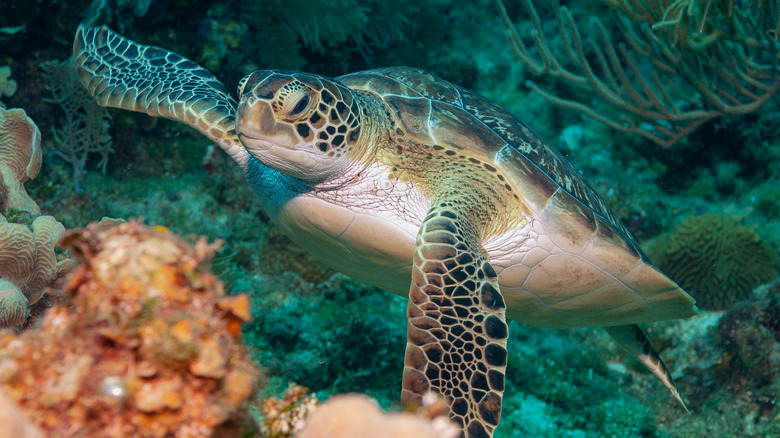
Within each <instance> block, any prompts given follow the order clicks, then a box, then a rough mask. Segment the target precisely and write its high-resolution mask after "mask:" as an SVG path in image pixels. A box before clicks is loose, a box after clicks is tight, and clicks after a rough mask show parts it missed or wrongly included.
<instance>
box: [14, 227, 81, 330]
mask: <svg viewBox="0 0 780 438" xmlns="http://www.w3.org/2000/svg"><path fill="white" fill-rule="evenodd" d="M30 228H32V229H30ZM64 232H65V228H64V227H63V226H62V224H61V223H59V222H58V221H57V220H56V219H54V218H53V217H51V216H38V217H37V218H35V220H34V221H33V223H32V226H31V227H28V226H27V225H25V224H14V223H8V221H7V220H6V218H5V217H4V216H3V215H2V214H0V280H2V281H3V282H5V283H3V284H4V285H5V287H3V292H2V294H0V315H8V317H6V318H1V317H0V328H3V327H12V328H14V329H16V330H17V331H18V330H20V329H21V328H22V327H23V326H24V322H25V319H26V317H27V306H31V305H33V304H35V303H36V302H37V301H38V300H39V299H40V298H41V297H42V296H43V294H44V293H47V292H50V291H51V290H52V289H54V288H56V284H57V282H58V280H60V279H61V278H62V277H63V276H64V274H65V273H66V272H67V271H68V270H69V268H70V265H71V263H72V262H71V261H70V260H68V259H63V260H58V259H57V254H56V253H55V251H54V246H55V245H56V243H57V241H58V240H59V239H60V237H61V236H62V234H63V233H64ZM9 284H13V285H14V288H15V291H14V292H12V291H11V287H10V285H9ZM19 294H22V297H21V298H24V301H23V302H24V304H25V310H24V317H21V316H20V314H19V313H18V310H16V309H18V306H19V305H20V303H21V302H22V301H21V298H20V297H19ZM11 316H13V318H11ZM20 318H21V319H20Z"/></svg>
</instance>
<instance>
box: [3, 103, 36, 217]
mask: <svg viewBox="0 0 780 438" xmlns="http://www.w3.org/2000/svg"><path fill="white" fill-rule="evenodd" d="M41 160H42V152H41V131H40V130H39V129H38V127H37V126H36V125H35V123H33V121H32V120H31V119H30V118H29V117H27V114H26V113H25V112H24V110H21V109H11V110H5V109H3V108H0V213H3V214H5V212H6V210H7V209H8V207H13V208H16V209H18V210H21V211H26V212H28V213H29V214H30V215H31V216H33V217H35V216H38V215H39V214H41V210H40V209H39V208H38V205H37V204H36V203H35V202H34V201H33V200H32V199H31V198H30V197H29V196H28V195H27V192H26V191H25V190H24V187H23V186H22V183H24V182H25V181H27V180H28V179H31V178H35V176H36V175H38V171H39V170H40V169H41Z"/></svg>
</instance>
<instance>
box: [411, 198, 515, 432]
mask: <svg viewBox="0 0 780 438" xmlns="http://www.w3.org/2000/svg"><path fill="white" fill-rule="evenodd" d="M461 208H462V207H461V206H459V205H458V204H453V203H449V202H444V203H440V204H438V205H436V206H434V207H433V208H432V209H431V211H430V212H429V213H428V216H427V217H426V218H425V220H424V222H423V224H422V227H421V228H420V232H419V234H418V236H417V245H416V248H415V253H414V266H413V271H412V286H411V288H410V291H409V304H408V308H407V316H408V325H407V327H408V328H407V337H408V342H407V346H406V359H405V365H404V379H403V392H402V397H401V402H402V403H403V404H404V405H407V406H408V405H413V404H415V403H419V401H420V398H421V396H422V394H424V393H425V392H426V391H429V390H431V391H435V392H437V393H440V394H443V395H444V396H445V397H446V398H447V399H448V401H449V402H450V409H451V417H452V418H453V419H454V420H455V421H457V422H459V423H460V424H461V425H462V427H463V430H464V432H465V435H466V437H467V438H486V437H490V436H492V434H493V430H494V429H495V427H496V426H497V425H498V421H499V418H500V416H501V400H502V396H503V391H504V373H505V370H506V360H507V351H506V338H507V325H506V322H505V309H506V304H505V303H504V298H503V297H502V296H501V293H500V292H499V290H498V282H497V278H496V273H495V271H494V270H493V268H492V267H491V266H490V263H489V262H488V260H487V258H486V257H485V255H484V250H483V249H482V248H481V247H480V245H479V243H477V235H476V234H477V233H476V231H475V228H474V227H473V226H472V224H470V223H468V221H467V220H466V219H465V218H466V217H467V216H468V215H463V214H462V213H461V211H460V210H461Z"/></svg>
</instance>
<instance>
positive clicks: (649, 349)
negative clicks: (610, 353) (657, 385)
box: [604, 324, 691, 414]
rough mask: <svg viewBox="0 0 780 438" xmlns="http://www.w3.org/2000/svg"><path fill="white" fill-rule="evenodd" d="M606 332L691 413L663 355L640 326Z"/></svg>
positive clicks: (622, 326)
mask: <svg viewBox="0 0 780 438" xmlns="http://www.w3.org/2000/svg"><path fill="white" fill-rule="evenodd" d="M604 330H606V331H607V333H609V335H610V336H612V339H614V340H615V342H617V343H618V345H620V346H621V347H623V349H625V350H626V351H628V352H629V353H631V354H633V355H634V356H636V357H637V358H638V359H639V360H640V361H641V362H642V363H643V364H644V365H645V367H647V369H649V370H650V372H652V373H653V374H655V376H656V377H658V379H659V380H660V381H661V382H662V383H663V384H664V386H666V387H667V388H668V389H669V391H670V392H671V393H672V397H674V398H675V399H676V400H677V401H678V402H680V404H681V405H682V407H683V409H685V412H687V413H689V414H690V413H691V411H689V410H688V406H686V405H685V402H684V401H683V399H682V397H681V396H680V392H679V391H678V390H677V384H676V383H674V379H672V375H671V374H670V373H669V370H668V369H667V368H666V365H665V364H664V361H663V360H662V359H661V355H659V354H658V352H657V351H655V348H653V344H651V343H650V340H649V339H647V336H645V332H643V331H642V329H641V328H639V326H638V325H636V324H630V325H616V326H611V327H604Z"/></svg>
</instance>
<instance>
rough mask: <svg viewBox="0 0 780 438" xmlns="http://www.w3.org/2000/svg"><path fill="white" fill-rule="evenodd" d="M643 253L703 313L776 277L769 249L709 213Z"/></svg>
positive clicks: (723, 218)
mask: <svg viewBox="0 0 780 438" xmlns="http://www.w3.org/2000/svg"><path fill="white" fill-rule="evenodd" d="M647 249H648V254H650V257H651V259H652V260H653V261H655V262H656V263H657V264H658V266H659V267H660V268H661V270H663V271H664V272H666V273H667V275H669V277H670V278H671V279H672V280H674V281H676V282H677V284H679V285H680V286H681V287H682V288H683V289H685V290H687V291H688V292H689V293H690V294H691V296H693V297H694V298H696V304H697V305H699V307H701V308H703V309H710V310H722V309H726V308H728V307H729V306H731V305H732V304H734V303H735V302H737V301H739V300H742V299H745V298H747V297H749V296H750V292H751V291H752V290H753V288H755V287H756V286H759V285H761V284H763V283H766V282H768V281H771V280H773V279H774V278H775V277H776V276H777V275H778V270H777V268H778V258H777V254H776V253H775V251H774V250H773V249H772V248H770V247H769V246H768V245H767V244H765V243H763V242H762V241H761V239H760V238H759V236H758V235H757V234H756V233H755V232H753V231H752V230H750V229H748V228H746V227H743V226H741V225H739V224H738V223H737V222H736V221H735V220H733V219H731V218H729V217H727V216H723V215H719V214H714V213H705V214H702V215H700V216H691V217H688V218H685V219H684V220H683V221H682V222H681V223H680V225H678V226H677V228H676V229H675V230H674V232H673V233H671V234H670V235H668V236H664V237H662V238H660V239H659V240H656V241H655V242H653V243H652V244H651V245H648V248H647Z"/></svg>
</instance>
